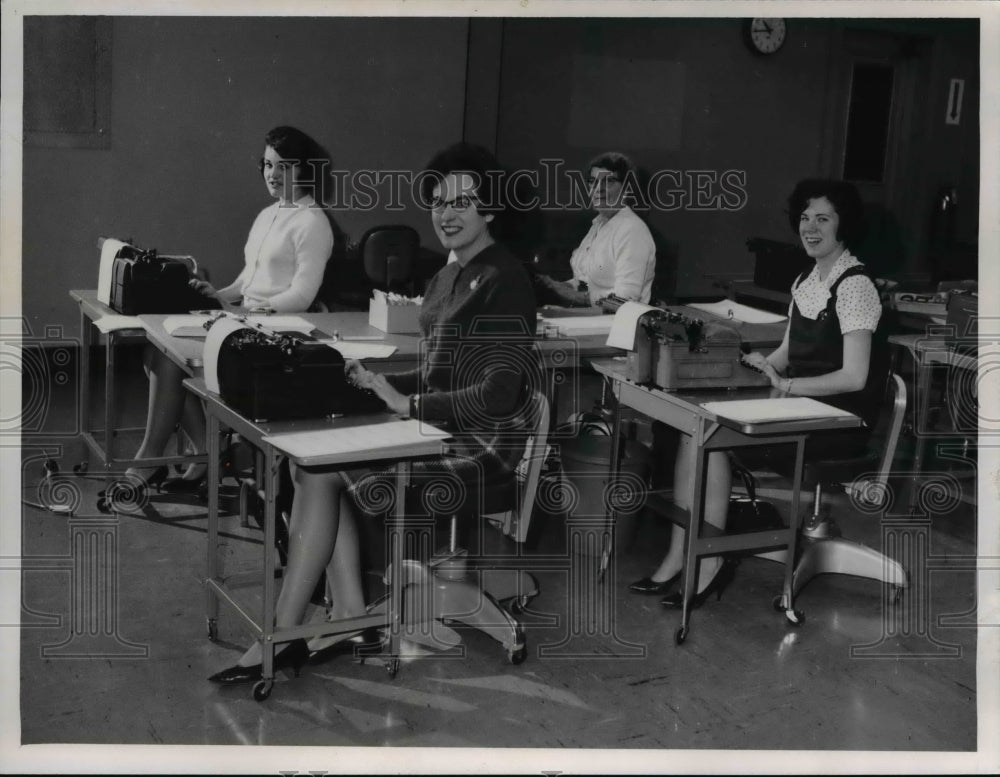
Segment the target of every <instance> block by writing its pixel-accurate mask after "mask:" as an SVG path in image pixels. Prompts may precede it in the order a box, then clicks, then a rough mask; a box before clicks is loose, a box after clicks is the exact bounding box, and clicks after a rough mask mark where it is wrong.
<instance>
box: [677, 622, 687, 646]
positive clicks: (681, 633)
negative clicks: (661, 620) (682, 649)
mask: <svg viewBox="0 0 1000 777" xmlns="http://www.w3.org/2000/svg"><path fill="white" fill-rule="evenodd" d="M687 637H688V630H687V626H681V627H680V628H679V629H677V631H676V632H674V643H675V644H677V645H683V644H684V641H685V640H686V639H687Z"/></svg>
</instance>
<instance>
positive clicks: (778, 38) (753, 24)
mask: <svg viewBox="0 0 1000 777" xmlns="http://www.w3.org/2000/svg"><path fill="white" fill-rule="evenodd" d="M786 32H787V31H786V29H785V20H784V19H781V18H763V17H761V18H756V19H750V20H749V21H748V22H747V27H746V36H747V42H748V43H749V44H750V45H751V46H752V47H753V50H754V51H757V52H760V53H761V54H773V53H774V52H776V51H777V50H778V49H780V48H781V46H782V44H783V43H784V42H785V34H786Z"/></svg>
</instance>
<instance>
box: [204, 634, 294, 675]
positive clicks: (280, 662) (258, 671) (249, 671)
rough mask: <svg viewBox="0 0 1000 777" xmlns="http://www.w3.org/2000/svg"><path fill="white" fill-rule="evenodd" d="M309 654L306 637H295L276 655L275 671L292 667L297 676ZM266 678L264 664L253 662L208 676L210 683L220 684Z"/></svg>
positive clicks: (237, 665)
mask: <svg viewBox="0 0 1000 777" xmlns="http://www.w3.org/2000/svg"><path fill="white" fill-rule="evenodd" d="M308 656H309V646H308V645H307V644H306V641H305V640H304V639H295V640H292V641H291V642H289V643H288V645H287V646H286V647H285V649H284V650H282V651H281V652H280V653H277V654H276V655H275V656H274V671H275V672H277V671H278V670H279V669H286V668H288V667H292V671H294V672H295V676H296V677H298V676H299V670H300V669H302V665H303V664H304V663H305V662H306V658H307V657H308ZM262 679H264V665H263V664H251V665H250V666H240V665H239V664H236V666H231V667H229V668H228V669H223V670H222V671H221V672H216V673H215V674H213V675H212V676H211V677H209V678H208V681H209V682H210V683H218V684H219V685H240V684H242V683H255V682H257V681H258V680H262Z"/></svg>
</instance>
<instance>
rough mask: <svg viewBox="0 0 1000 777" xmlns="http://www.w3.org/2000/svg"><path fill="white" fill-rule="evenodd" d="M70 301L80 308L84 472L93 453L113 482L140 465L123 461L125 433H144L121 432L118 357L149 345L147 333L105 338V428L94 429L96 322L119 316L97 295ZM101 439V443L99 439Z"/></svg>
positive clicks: (164, 459) (150, 462) (174, 460)
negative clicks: (119, 470) (126, 348)
mask: <svg viewBox="0 0 1000 777" xmlns="http://www.w3.org/2000/svg"><path fill="white" fill-rule="evenodd" d="M69 295H70V297H72V298H73V300H74V301H76V303H77V304H78V305H79V306H80V428H81V435H82V437H83V441H84V443H85V445H86V448H85V452H84V459H83V461H81V462H80V464H79V469H80V470H81V471H86V470H87V468H88V467H89V457H88V454H89V453H91V452H92V453H94V454H96V455H97V456H98V458H99V459H100V461H101V464H102V465H103V466H104V469H105V474H106V475H107V476H108V477H109V478H110V477H111V476H112V469H113V468H115V467H129V466H132V465H134V464H137V463H139V461H138V460H137V459H134V458H121V457H119V455H118V452H117V450H116V448H117V446H116V442H117V440H118V436H119V434H121V433H123V432H141V431H143V429H144V427H128V428H120V427H119V426H118V402H117V401H116V391H115V388H116V386H115V384H116V376H115V372H116V357H117V349H118V346H120V345H126V344H137V343H145V342H146V341H147V340H146V333H145V332H144V331H143V329H142V327H136V328H130V329H118V330H112V331H110V332H108V333H107V334H106V335H105V343H104V427H103V429H101V430H97V429H94V428H93V427H92V426H91V417H90V377H91V375H90V371H91V364H90V350H91V347H92V346H93V345H94V344H95V337H94V329H95V328H96V327H95V326H94V322H95V321H97V320H98V319H101V318H103V317H104V316H117V315H120V314H119V313H117V312H115V311H114V310H112V309H111V308H110V307H108V306H107V305H105V304H104V303H103V302H100V301H99V300H98V299H97V292H96V291H92V290H91V291H84V290H73V291H70V293H69ZM99 437H100V439H99ZM202 461H205V457H204V456H199V455H177V456H160V457H158V458H154V459H143V460H142V465H143V466H159V465H161V464H189V463H196V462H202Z"/></svg>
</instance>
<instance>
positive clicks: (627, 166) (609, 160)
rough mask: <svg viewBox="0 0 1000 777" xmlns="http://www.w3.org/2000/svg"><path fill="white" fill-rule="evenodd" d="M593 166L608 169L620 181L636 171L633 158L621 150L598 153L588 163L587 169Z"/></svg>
mask: <svg viewBox="0 0 1000 777" xmlns="http://www.w3.org/2000/svg"><path fill="white" fill-rule="evenodd" d="M592 167H599V168H600V169H601V170H607V171H608V172H610V173H611V174H612V175H614V177H615V180H616V181H618V182H620V183H623V182H624V181H625V178H626V177H627V176H628V175H629V174H631V175H635V173H636V170H635V165H634V164H633V163H632V160H631V159H629V158H628V157H627V156H625V154H623V153H621V152H620V151H605V152H604V153H602V154H598V155H597V156H595V157H594V158H593V159H591V160H590V162H589V163H587V170H590V168H592Z"/></svg>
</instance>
